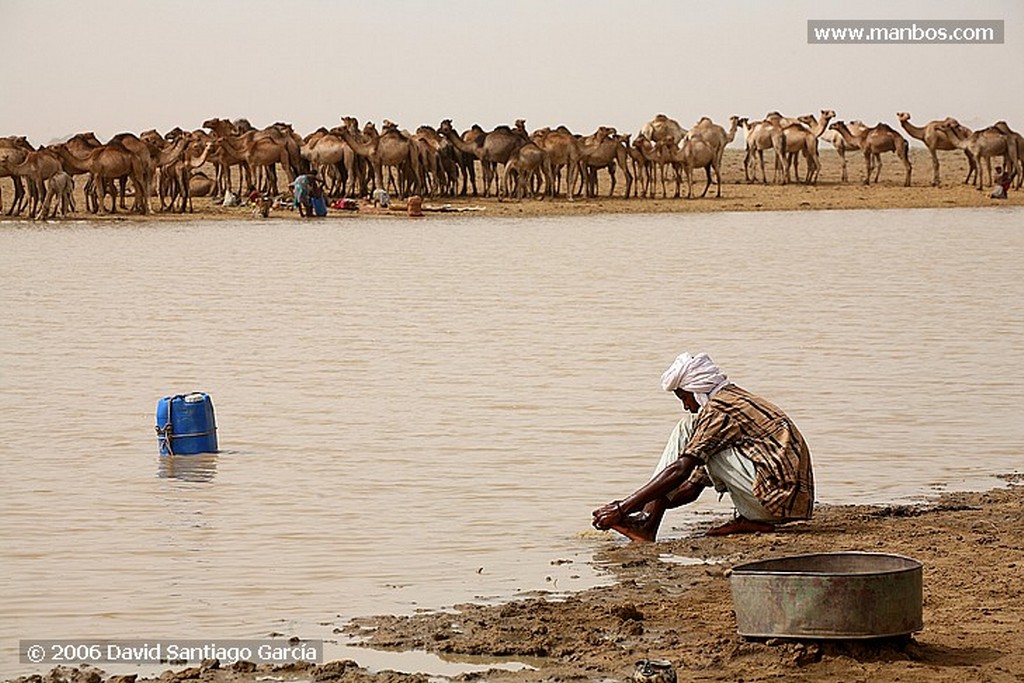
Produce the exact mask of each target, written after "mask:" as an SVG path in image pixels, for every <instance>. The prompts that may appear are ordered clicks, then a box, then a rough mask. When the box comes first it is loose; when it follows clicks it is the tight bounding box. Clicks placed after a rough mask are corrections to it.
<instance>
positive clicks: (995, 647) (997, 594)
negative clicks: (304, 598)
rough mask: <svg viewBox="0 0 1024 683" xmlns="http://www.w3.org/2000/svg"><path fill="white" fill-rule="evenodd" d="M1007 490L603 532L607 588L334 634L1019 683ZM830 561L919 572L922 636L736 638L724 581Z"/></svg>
mask: <svg viewBox="0 0 1024 683" xmlns="http://www.w3.org/2000/svg"><path fill="white" fill-rule="evenodd" d="M1006 479H1007V482H1008V486H1007V487H1006V488H998V489H994V490H991V491H988V492H978V493H949V494H945V495H942V496H941V497H938V498H936V499H934V500H933V501H931V502H928V503H925V504H921V505H916V506H821V507H820V508H819V509H818V510H817V512H816V515H815V517H814V519H813V520H811V521H809V522H805V523H800V524H799V525H793V526H790V527H784V528H782V529H780V530H779V531H777V532H773V533H768V534H757V535H752V536H740V537H728V538H708V537H704V536H700V535H692V536H688V537H684V538H680V539H677V540H671V541H663V542H659V543H656V544H644V545H636V544H627V543H624V542H621V541H620V540H618V539H617V537H615V535H614V534H612V533H611V532H603V533H604V535H606V537H607V545H606V546H605V548H604V549H603V550H602V551H601V552H599V553H598V555H597V557H596V560H597V561H598V562H600V563H601V564H602V565H604V566H606V567H607V568H608V570H609V571H610V572H612V573H613V574H614V576H615V577H616V579H617V583H616V584H614V585H612V586H608V587H601V588H595V589H591V590H587V591H583V592H580V593H576V594H573V595H572V596H570V597H569V598H568V599H565V600H560V601H558V600H555V601H552V600H546V599H545V597H544V596H537V597H534V598H530V599H527V600H523V601H517V602H514V603H510V604H506V605H491V606H479V605H470V604H467V605H456V606H454V608H453V609H452V610H446V611H445V612H443V613H423V614H419V615H415V616H412V617H395V616H380V617H372V618H365V619H359V620H356V621H355V622H353V623H351V624H349V625H347V626H346V627H345V629H343V630H345V632H346V633H349V634H361V635H363V636H364V637H365V638H366V644H367V645H369V646H372V647H376V648H382V649H396V650H426V651H429V652H434V653H439V654H441V655H442V656H447V657H451V658H453V659H456V660H457V659H458V658H459V657H467V658H469V657H472V656H485V657H510V658H512V659H514V660H518V661H523V662H528V663H529V664H530V665H531V666H532V667H534V668H529V669H523V670H519V671H508V670H504V669H492V670H490V671H488V672H486V673H483V674H464V675H462V676H459V677H458V679H459V680H488V681H504V682H507V683H539V682H540V681H569V680H577V681H602V682H608V683H611V682H614V681H625V680H628V679H629V677H630V675H631V674H632V671H633V665H634V662H635V661H636V660H638V659H642V658H657V659H668V660H670V661H671V662H673V664H674V666H675V668H676V670H677V672H678V674H679V681H680V682H682V681H766V680H787V681H836V682H839V681H843V682H849V681H903V682H909V683H926V682H927V683H932V682H934V681H955V682H957V683H963V682H964V681H996V682H998V681H1020V680H1022V676H1024V639H1022V638H1021V637H1020V633H1021V628H1022V626H1024V475H1022V474H1019V473H1018V474H1014V475H1009V476H1007V477H1006ZM588 533H590V532H588ZM592 533H595V534H596V533H599V532H592ZM836 551H868V552H881V553H895V554H900V555H905V556H909V557H912V558H915V559H917V560H919V561H920V562H921V563H922V564H923V565H924V600H923V611H924V630H923V631H921V632H920V633H918V634H916V635H915V636H914V637H912V638H910V639H904V640H900V641H890V640H882V641H787V640H767V641H764V640H752V639H746V638H743V637H741V636H739V635H737V634H736V622H735V617H734V615H733V612H732V598H731V594H730V589H729V579H728V578H727V574H728V569H729V568H730V567H732V566H734V565H736V564H738V563H742V562H747V561H752V560H757V559H764V558H770V557H779V556H782V555H792V554H801V553H815V552H836ZM666 555H674V556H678V557H688V558H700V559H701V560H703V563H702V564H696V565H684V564H678V563H672V562H666V561H663V557H664V556H666ZM559 561H561V560H560V559H559V558H552V562H553V563H554V562H559ZM325 611H330V606H329V605H325ZM129 679H131V677H129ZM17 680H18V681H20V682H21V683H30V682H38V681H45V683H63V682H67V683H70V682H72V681H80V682H81V683H100V681H101V680H108V681H111V683H128V681H126V680H125V679H124V678H122V677H116V676H114V677H106V676H105V675H103V674H102V673H101V672H99V671H96V670H92V669H85V670H69V669H55V670H53V671H51V672H50V673H49V674H48V675H45V676H42V677H39V676H30V677H23V678H19V679H17ZM139 680H140V681H142V680H146V679H142V678H139ZM151 680H158V681H161V683H171V682H173V681H185V680H197V681H207V682H211V683H213V682H217V683H220V682H223V683H257V682H258V681H265V680H305V681H309V680H314V681H329V680H337V681H346V682H352V683H357V682H360V683H362V682H366V683H406V682H408V683H412V682H415V683H426V681H428V680H436V677H428V676H426V675H423V674H402V673H395V672H390V671H384V672H380V673H376V674H371V673H370V672H369V671H367V670H366V669H363V668H361V667H359V666H358V665H357V664H356V663H355V662H352V661H336V662H329V663H325V664H323V665H319V666H314V665H307V664H299V665H291V666H285V667H272V666H269V665H261V666H253V665H249V664H244V663H243V664H240V665H231V666H225V667H224V668H219V667H216V666H214V665H213V663H207V665H206V666H200V667H193V668H189V669H179V670H176V671H171V670H169V671H167V672H165V673H164V674H163V675H161V676H160V677H159V678H156V679H151Z"/></svg>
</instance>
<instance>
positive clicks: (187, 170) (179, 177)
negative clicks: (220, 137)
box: [156, 135, 214, 213]
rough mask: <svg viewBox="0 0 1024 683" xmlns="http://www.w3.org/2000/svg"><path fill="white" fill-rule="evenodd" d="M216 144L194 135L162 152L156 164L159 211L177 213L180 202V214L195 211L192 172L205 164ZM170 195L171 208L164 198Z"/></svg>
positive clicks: (183, 137)
mask: <svg viewBox="0 0 1024 683" xmlns="http://www.w3.org/2000/svg"><path fill="white" fill-rule="evenodd" d="M213 144H214V143H213V141H212V140H206V141H205V142H204V141H203V139H202V138H193V137H192V136H191V135H181V136H179V137H178V138H177V139H176V140H175V141H174V143H173V144H171V145H169V146H168V147H165V148H164V149H162V150H161V151H160V152H159V154H158V155H157V158H156V162H157V166H158V168H159V169H160V177H161V187H160V208H161V209H162V210H166V209H170V210H172V211H173V210H174V205H175V202H177V201H178V200H179V199H180V200H181V206H180V207H179V208H178V213H185V212H186V211H189V212H191V211H194V210H195V209H194V207H193V205H192V182H191V181H192V172H193V171H195V170H198V169H199V168H201V167H202V166H203V164H205V163H206V160H207V158H208V157H209V154H210V150H211V149H212V148H213ZM165 193H166V195H167V196H168V198H169V200H170V205H169V206H165V205H164V195H165Z"/></svg>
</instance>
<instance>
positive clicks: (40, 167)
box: [10, 147, 64, 220]
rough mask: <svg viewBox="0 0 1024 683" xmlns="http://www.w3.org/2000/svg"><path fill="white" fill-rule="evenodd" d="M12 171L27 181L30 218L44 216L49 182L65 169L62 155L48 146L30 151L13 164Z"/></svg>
mask: <svg viewBox="0 0 1024 683" xmlns="http://www.w3.org/2000/svg"><path fill="white" fill-rule="evenodd" d="M10 168H11V171H12V172H13V173H14V174H15V175H18V176H20V177H22V178H24V179H25V180H26V181H27V184H28V187H29V195H30V199H31V202H30V207H29V218H32V219H33V220H35V219H37V218H42V217H43V215H42V211H41V209H42V207H43V203H44V201H45V198H46V195H47V182H48V181H49V180H50V178H52V177H53V176H55V175H57V174H58V173H61V172H63V171H64V167H63V165H62V164H61V160H60V157H58V156H57V154H56V153H55V152H54V151H53V150H52V149H50V148H48V147H40V148H39V149H37V150H35V151H33V152H29V153H28V154H26V155H25V160H24V161H22V162H21V163H20V164H11V167H10Z"/></svg>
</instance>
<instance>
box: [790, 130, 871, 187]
mask: <svg viewBox="0 0 1024 683" xmlns="http://www.w3.org/2000/svg"><path fill="white" fill-rule="evenodd" d="M797 120H798V121H800V123H802V124H804V125H806V126H808V127H810V128H815V127H816V126H817V125H818V118H817V117H816V116H815V115H814V114H805V115H804V116H800V117H798V118H797ZM846 126H847V128H849V129H850V132H851V133H853V135H854V137H856V136H857V135H859V134H860V133H862V132H863V131H865V130H867V126H865V125H864V124H863V123H862V122H860V121H850V122H849V123H848V124H846ZM819 139H821V140H824V141H826V142H828V143H830V144H831V145H832V147H833V148H835V150H836V153H837V154H838V155H839V160H840V162H841V164H842V172H841V174H840V177H841V178H842V181H843V182H844V183H845V182H848V181H849V175H848V174H847V169H846V152H847V150H854V149H857V148H856V147H850V145H848V144H846V141H845V140H844V139H843V136H842V135H840V134H839V131H837V130H834V129H832V128H826V129H825V130H824V131H822V133H821V135H820V136H819Z"/></svg>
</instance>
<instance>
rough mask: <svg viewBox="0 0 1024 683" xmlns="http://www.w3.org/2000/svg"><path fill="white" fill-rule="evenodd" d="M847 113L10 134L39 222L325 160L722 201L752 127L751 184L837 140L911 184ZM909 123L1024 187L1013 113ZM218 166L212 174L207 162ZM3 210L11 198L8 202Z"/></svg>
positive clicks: (841, 150)
mask: <svg viewBox="0 0 1024 683" xmlns="http://www.w3.org/2000/svg"><path fill="white" fill-rule="evenodd" d="M835 117H836V114H835V112H834V111H831V110H822V111H821V112H820V114H819V115H817V116H815V115H813V114H808V115H805V116H799V117H793V118H791V117H784V116H782V115H781V114H779V113H778V112H771V113H769V114H768V115H766V116H765V117H764V118H763V119H759V120H751V119H749V118H741V117H737V116H732V117H730V119H729V127H728V128H725V127H723V126H721V125H719V124H717V123H715V122H714V121H712V120H711V119H709V118H707V117H704V118H702V119H700V120H699V121H697V122H696V123H695V124H694V125H693V126H692V127H691V128H689V129H686V128H684V127H683V126H681V125H680V124H679V122H678V121H675V120H673V119H672V118H669V117H668V116H666V115H664V114H658V115H657V116H655V117H654V118H652V119H651V120H650V121H648V122H647V123H645V124H644V125H643V126H642V127H641V128H640V130H639V132H638V133H637V134H636V135H635V136H632V135H630V134H620V133H619V132H618V131H617V130H616V129H615V128H612V127H608V126H601V127H599V128H598V129H597V130H596V131H595V132H594V133H593V134H591V135H580V134H577V133H573V132H572V131H570V130H568V129H567V128H565V127H564V126H560V127H558V128H554V129H552V128H540V129H537V130H534V131H529V130H527V128H526V122H525V121H524V120H522V119H520V120H518V121H516V122H515V124H514V125H513V126H505V125H501V126H497V127H496V128H494V129H493V130H490V131H485V130H483V129H482V128H481V127H480V126H477V125H474V126H472V127H471V128H469V129H466V130H463V131H461V132H460V131H458V130H456V129H455V127H454V126H453V125H452V121H451V120H450V119H446V120H444V121H442V122H441V123H440V125H439V126H437V127H436V128H434V127H431V126H420V127H419V128H417V129H416V131H415V132H409V131H407V130H402V129H400V128H399V127H398V126H397V125H396V124H394V123H392V122H390V121H387V120H385V121H384V122H383V123H382V124H381V127H380V129H379V130H378V128H377V126H376V125H374V124H373V123H367V124H365V125H363V126H361V127H360V125H359V122H358V121H357V120H356V119H354V118H352V117H344V118H342V120H341V125H339V126H336V127H334V128H330V129H328V128H320V129H318V130H316V131H314V132H312V133H310V134H308V135H306V136H305V137H302V136H300V135H298V134H297V133H296V132H295V131H294V130H293V129H292V127H291V125H289V124H286V123H275V124H273V125H270V126H267V127H266V128H263V129H259V130H258V129H256V128H254V127H253V126H252V125H251V124H249V123H248V122H247V121H245V120H244V119H240V120H236V121H229V120H226V119H220V118H213V119H209V120H207V121H205V122H203V125H202V128H200V129H197V130H193V131H185V130H182V129H181V128H175V129H173V130H171V131H169V132H167V133H166V134H163V135H161V134H160V133H158V132H157V131H155V130H149V131H146V132H143V133H141V134H139V135H135V134H133V133H122V134H120V135H117V136H115V137H114V138H113V139H111V140H109V141H108V142H106V143H103V142H100V140H98V139H97V138H96V136H95V135H94V134H92V133H79V134H78V135H75V136H73V137H72V138H71V139H69V140H68V141H67V142H63V143H59V144H53V145H46V146H43V147H39V148H36V147H33V146H32V145H31V144H30V143H29V142H28V140H26V139H25V138H24V137H13V136H12V137H6V138H0V178H4V177H8V178H10V179H11V181H10V182H11V183H12V184H13V189H14V196H13V199H12V200H11V202H10V204H9V205H8V207H7V212H6V213H7V215H20V214H21V213H22V212H23V211H26V210H27V212H28V215H29V216H30V217H32V218H40V217H52V216H59V215H66V214H67V213H69V212H72V211H75V210H76V207H75V205H74V193H73V189H74V186H75V179H76V177H79V176H81V177H83V179H84V183H85V185H84V197H85V203H86V206H85V210H87V211H91V212H93V213H96V212H99V211H104V212H117V210H118V208H119V207H120V208H121V209H122V210H129V209H128V207H127V204H126V201H127V200H126V197H128V196H131V197H132V207H131V209H130V210H132V211H136V212H139V213H142V214H145V213H148V212H149V211H150V210H151V207H152V206H153V205H154V204H155V205H156V208H157V209H158V210H160V211H177V212H182V213H184V212H186V211H192V210H193V203H192V198H193V197H197V196H211V195H213V196H218V197H219V196H222V195H223V194H224V193H225V192H228V191H232V192H237V193H238V194H239V195H241V194H243V192H245V193H251V192H253V191H256V192H259V193H261V194H263V195H266V196H277V195H280V194H282V192H287V188H285V187H282V185H281V183H280V182H279V179H278V178H279V175H278V174H279V173H283V174H284V175H285V177H286V178H287V180H288V181H289V182H291V181H293V180H294V179H295V177H296V176H297V175H298V174H300V173H305V172H308V171H309V170H310V169H318V171H319V172H320V175H321V177H322V178H323V179H324V181H325V184H326V187H327V190H328V194H329V195H331V196H366V195H367V194H369V193H370V192H371V191H372V190H373V189H374V188H384V189H385V190H388V191H390V192H393V193H395V194H397V195H399V196H410V195H414V194H416V195H422V196H426V197H452V196H464V195H468V194H470V193H472V195H474V196H477V195H481V194H482V195H483V196H485V197H486V196H492V195H493V196H497V197H499V198H517V199H522V198H524V197H533V198H544V197H564V198H566V199H568V200H573V199H575V198H578V197H594V196H596V195H597V192H598V173H599V172H600V171H602V170H603V171H606V172H607V173H608V175H609V179H610V189H609V194H610V195H614V194H615V192H616V187H617V176H618V173H619V171H621V172H622V175H623V178H624V189H623V196H625V197H652V198H653V197H656V196H657V188H658V186H659V185H660V187H661V196H662V197H667V196H668V194H669V190H668V185H669V183H674V184H675V188H674V194H673V196H674V197H680V196H681V186H682V183H683V182H684V181H685V183H686V188H687V190H686V196H687V198H692V197H694V194H695V192H694V188H693V185H694V179H693V176H694V173H698V172H700V171H703V172H704V175H705V180H706V182H705V185H704V188H703V191H701V192H700V196H701V197H703V196H705V195H706V194H707V191H708V189H709V188H710V186H711V183H712V182H714V183H715V184H716V196H721V192H722V177H721V171H722V157H723V153H724V150H725V148H726V146H727V145H729V144H730V143H731V142H733V141H734V140H735V139H736V136H737V135H738V134H739V135H742V138H741V139H742V140H743V141H744V142H745V148H746V153H745V155H744V161H743V172H744V180H745V181H747V182H762V183H768V182H769V180H768V175H767V173H766V168H765V152H770V153H771V156H770V158H771V159H772V161H773V172H772V179H771V182H772V183H779V184H786V183H789V182H794V181H795V182H801V183H806V184H815V183H817V182H818V179H819V177H820V171H821V157H820V155H819V153H818V145H819V141H821V140H824V141H825V142H827V143H830V144H831V145H832V146H833V147H834V148H835V151H836V153H837V155H838V157H839V159H840V162H841V179H842V182H844V183H845V182H848V181H849V176H848V172H847V160H846V154H847V152H859V153H861V154H863V156H864V163H865V170H864V179H863V182H864V183H865V184H870V183H871V182H872V181H874V182H878V177H879V172H880V169H881V159H882V154H885V153H888V152H892V153H894V154H895V155H896V157H897V158H898V159H899V160H900V162H901V163H902V164H903V166H904V168H905V171H906V174H905V178H904V185H906V186H908V187H909V186H910V178H911V171H912V168H911V163H910V155H909V143H908V140H907V138H905V137H904V136H903V135H902V134H901V133H900V132H899V131H898V130H896V129H895V128H893V127H891V126H889V125H888V124H885V123H879V124H877V125H875V126H872V127H868V126H866V125H864V124H863V123H860V122H858V121H849V122H844V121H838V120H836V118H835ZM897 118H898V120H899V125H900V126H901V127H902V129H903V131H904V132H905V133H906V134H907V135H909V136H910V137H911V138H915V139H917V140H920V141H921V142H922V143H923V144H924V146H925V147H927V149H928V152H929V154H930V156H931V159H932V184H933V185H938V184H939V156H938V152H939V151H955V150H961V151H962V152H963V153H964V155H965V156H966V158H967V162H968V168H969V171H968V174H967V177H966V178H965V179H964V182H965V183H974V184H975V185H977V187H978V188H979V189H980V188H982V187H984V186H985V184H986V182H987V183H991V182H992V159H993V157H996V158H997V159H998V158H1001V159H1002V163H1003V164H1004V166H1005V167H1006V168H1007V169H1014V170H1015V171H1016V185H1017V187H1020V183H1021V179H1022V178H1024V173H1022V161H1024V137H1022V136H1021V135H1020V134H1019V133H1017V132H1015V131H1013V130H1012V129H1010V127H1009V126H1008V125H1007V124H1006V123H1005V122H1003V121H1000V122H998V123H996V124H994V125H992V126H990V127H988V128H985V129H983V130H978V131H972V130H969V129H968V128H966V127H964V126H963V125H961V124H960V123H959V122H958V121H957V120H956V119H953V118H945V119H941V120H935V121H930V122H928V123H927V124H926V125H925V126H923V127H918V126H916V125H914V124H912V123H911V122H910V114H907V113H905V112H900V113H898V114H897ZM801 160H802V161H803V163H804V170H803V175H802V176H801V170H800V163H801ZM204 166H205V167H207V168H211V170H210V171H209V172H206V171H204V170H203V167H204ZM478 169H479V179H480V182H479V183H478V182H477V181H478ZM985 172H987V179H986V178H985ZM211 175H212V177H211ZM129 186H130V187H131V188H132V191H131V192H130V193H129V192H128V191H127V188H128V187H129ZM140 188H141V189H142V191H139V190H140ZM0 189H2V186H0ZM108 199H109V201H108ZM3 207H4V203H3V197H2V194H0V211H2V210H3Z"/></svg>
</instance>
